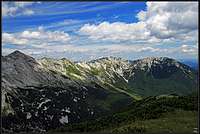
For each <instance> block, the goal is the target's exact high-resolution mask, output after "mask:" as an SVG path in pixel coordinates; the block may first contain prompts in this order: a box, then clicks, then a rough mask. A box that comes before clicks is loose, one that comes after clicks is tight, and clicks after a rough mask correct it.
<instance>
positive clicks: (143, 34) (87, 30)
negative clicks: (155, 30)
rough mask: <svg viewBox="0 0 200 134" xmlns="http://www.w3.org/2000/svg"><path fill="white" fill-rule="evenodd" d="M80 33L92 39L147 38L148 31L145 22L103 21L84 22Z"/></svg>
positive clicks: (122, 39)
mask: <svg viewBox="0 0 200 134" xmlns="http://www.w3.org/2000/svg"><path fill="white" fill-rule="evenodd" d="M79 33H80V34H83V35H88V36H89V38H91V39H94V40H99V39H100V40H112V41H126V40H147V39H148V37H149V34H150V33H149V32H148V31H147V30H146V24H145V23H143V22H138V23H132V24H126V23H123V22H115V23H109V22H103V23H101V24H99V25H94V24H93V25H90V24H85V25H84V26H83V27H81V29H80V30H79Z"/></svg>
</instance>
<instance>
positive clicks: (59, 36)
mask: <svg viewBox="0 0 200 134" xmlns="http://www.w3.org/2000/svg"><path fill="white" fill-rule="evenodd" d="M2 40H3V41H2V42H3V44H4V45H5V44H13V45H33V46H37V45H41V44H42V43H52V44H53V43H54V42H57V43H65V42H67V41H69V40H70V37H69V35H68V34H67V33H65V32H63V31H45V30H43V28H41V27H39V28H38V29H37V30H35V31H29V30H25V31H23V32H20V33H3V34H2Z"/></svg>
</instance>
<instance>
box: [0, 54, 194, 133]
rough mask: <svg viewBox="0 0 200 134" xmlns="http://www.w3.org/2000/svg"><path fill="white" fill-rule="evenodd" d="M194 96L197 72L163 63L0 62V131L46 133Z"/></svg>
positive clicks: (19, 58) (10, 58) (14, 58)
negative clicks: (149, 102) (142, 104)
mask: <svg viewBox="0 0 200 134" xmlns="http://www.w3.org/2000/svg"><path fill="white" fill-rule="evenodd" d="M195 90H197V72H196V71H195V70H194V69H192V68H191V67H189V66H187V65H185V64H183V63H180V62H178V61H176V60H174V59H170V58H167V57H150V58H144V59H139V60H135V61H128V60H124V59H121V58H116V57H105V58H101V59H97V60H92V61H89V62H76V63H75V62H72V61H70V60H67V59H65V58H63V59H60V60H55V59H50V58H42V59H39V60H35V59H34V58H32V57H30V56H28V55H25V54H23V53H21V52H19V51H15V52H13V53H11V54H9V55H7V56H2V116H3V128H4V129H6V130H10V131H11V130H12V131H25V130H27V129H28V130H30V131H33V130H34V131H36V130H37V131H46V130H49V129H50V128H51V129H52V128H57V127H60V126H62V125H64V124H71V123H78V122H81V121H85V120H89V119H94V118H97V117H100V116H102V115H106V114H109V113H112V112H115V111H117V110H119V109H121V108H124V107H126V106H127V105H129V104H131V103H132V102H134V101H136V100H140V99H141V98H143V97H145V96H156V95H163V94H178V95H185V94H189V93H192V92H193V91H195Z"/></svg>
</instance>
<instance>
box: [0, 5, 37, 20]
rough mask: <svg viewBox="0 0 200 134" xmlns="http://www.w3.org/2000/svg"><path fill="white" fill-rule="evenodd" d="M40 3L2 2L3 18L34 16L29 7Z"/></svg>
mask: <svg viewBox="0 0 200 134" xmlns="http://www.w3.org/2000/svg"><path fill="white" fill-rule="evenodd" d="M35 3H40V2H2V16H3V17H6V16H12V17H13V16H17V15H32V14H34V11H33V10H32V9H30V8H29V6H31V5H33V4H35Z"/></svg>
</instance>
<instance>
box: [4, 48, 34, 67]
mask: <svg viewBox="0 0 200 134" xmlns="http://www.w3.org/2000/svg"><path fill="white" fill-rule="evenodd" d="M5 58H6V59H12V60H20V61H21V62H31V63H36V64H37V62H36V60H35V59H34V58H33V57H31V56H28V55H26V54H24V53H22V52H20V51H18V50H16V51H14V52H12V53H11V54H9V55H7V56H5Z"/></svg>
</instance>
